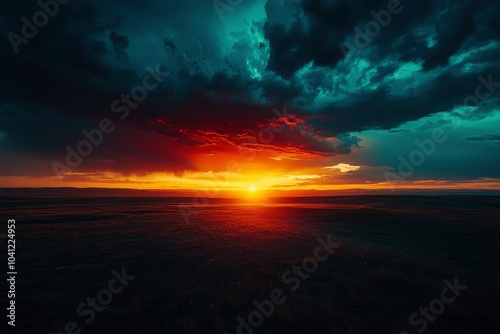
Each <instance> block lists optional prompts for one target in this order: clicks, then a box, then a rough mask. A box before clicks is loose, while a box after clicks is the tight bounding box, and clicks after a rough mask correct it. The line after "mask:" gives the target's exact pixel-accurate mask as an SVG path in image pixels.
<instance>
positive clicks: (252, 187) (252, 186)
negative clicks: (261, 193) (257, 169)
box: [248, 185, 257, 192]
mask: <svg viewBox="0 0 500 334" xmlns="http://www.w3.org/2000/svg"><path fill="white" fill-rule="evenodd" d="M248 190H249V191H251V192H255V191H257V188H255V186H254V185H251V186H250V187H248Z"/></svg>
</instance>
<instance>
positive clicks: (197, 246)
mask: <svg viewBox="0 0 500 334" xmlns="http://www.w3.org/2000/svg"><path fill="white" fill-rule="evenodd" d="M189 203H192V199H191V198H185V199H183V198H160V197H150V198H146V197H145V198H123V197H122V198H118V197H108V198H64V199H63V198H45V199H40V198H37V199H35V198H29V197H5V196H4V197H0V208H1V212H2V217H3V219H4V220H5V223H6V221H7V219H15V220H16V262H17V267H18V270H17V271H18V276H17V286H16V290H17V293H16V303H17V305H18V309H17V317H16V332H19V333H49V332H52V333H59V332H64V331H65V330H64V328H65V326H66V324H67V323H68V322H71V321H74V322H76V323H77V325H78V327H79V328H80V329H81V330H82V333H220V334H223V333H225V332H228V333H237V326H238V321H237V318H238V317H242V318H243V319H245V320H246V321H248V315H249V314H250V313H252V312H253V311H255V310H257V309H256V306H254V305H253V301H258V302H261V301H263V300H265V299H270V294H271V292H272V291H273V290H275V289H280V290H282V291H283V293H284V297H285V298H286V300H285V301H284V302H283V303H282V304H281V305H275V306H274V312H271V314H270V316H269V317H265V316H264V317H263V321H261V322H262V324H261V325H260V326H258V327H257V328H251V329H250V330H249V329H248V328H246V329H243V328H242V327H241V328H240V333H250V332H251V331H253V333H275V334H285V333H297V334H298V333H300V334H302V333H384V334H389V333H400V332H401V331H407V332H408V333H419V331H418V330H420V331H421V332H425V333H453V334H459V333H478V334H482V333H486V334H489V333H500V317H499V314H500V242H499V237H500V209H499V208H500V197H493V196H490V197H488V196H469V197H460V196H442V197H425V196H399V197H398V196H350V197H324V198H319V197H318V198H288V199H280V200H274V201H273V202H272V203H268V204H265V205H260V204H257V203H253V204H251V203H248V204H245V203H243V202H240V201H236V200H226V199H214V200H211V201H210V204H209V205H208V206H207V207H206V208H204V209H202V210H201V211H200V213H199V214H196V215H193V216H191V222H190V224H186V222H185V221H184V220H183V218H182V215H181V214H180V211H179V208H178V205H179V204H186V205H189ZM5 231H6V230H5ZM5 231H1V233H6V232H5ZM328 235H331V240H332V241H333V242H334V243H335V245H336V246H337V248H336V249H334V251H333V253H332V255H331V256H330V257H329V258H328V259H326V260H325V261H323V262H319V263H318V266H317V270H313V271H312V272H311V273H310V274H309V275H310V277H308V278H306V279H301V280H298V279H296V280H295V282H297V281H298V282H299V283H300V286H298V287H297V286H295V288H296V290H295V291H292V290H291V287H292V286H293V285H294V284H291V283H285V282H284V281H283V279H282V275H283V274H284V273H285V272H287V270H290V269H291V267H292V266H294V265H300V266H301V265H302V263H303V260H304V259H305V258H308V257H312V256H314V250H315V248H316V246H317V245H318V241H317V240H316V239H317V238H322V239H323V240H326V239H327V236H328ZM2 245H3V246H2V248H6V239H5V235H4V234H3V238H2ZM3 253H5V252H3ZM322 254H323V253H322ZM3 256H4V257H5V255H3ZM4 261H5V262H3V263H6V262H7V261H6V258H4ZM122 268H126V272H127V274H128V275H133V276H135V278H134V279H133V280H130V281H129V282H128V286H126V287H125V288H124V289H122V291H121V292H119V293H116V294H114V295H113V296H112V300H111V301H110V302H109V304H108V305H107V306H106V308H105V309H103V310H101V311H100V312H97V311H96V312H94V313H95V316H94V317H93V319H90V318H91V316H90V315H89V313H90V312H88V313H87V315H84V316H82V315H79V314H77V307H78V306H79V305H80V304H81V303H82V302H85V303H86V299H87V297H92V298H96V296H97V295H98V293H99V292H100V291H101V290H102V289H103V288H107V287H108V282H109V281H110V279H112V278H113V277H114V276H113V274H112V273H111V271H112V270H113V269H115V270H116V271H118V272H120V271H121V269H122ZM289 277H292V276H289ZM455 278H456V279H457V280H458V282H459V284H460V285H466V286H467V288H466V289H465V290H462V291H461V292H460V294H459V295H458V296H456V298H455V299H454V301H453V302H450V303H445V304H444V305H445V309H444V310H441V311H440V312H439V314H438V315H436V316H433V315H432V314H430V315H429V317H431V318H433V319H432V320H428V321H424V320H422V319H425V317H424V316H421V315H418V316H417V317H415V318H414V319H413V320H414V321H415V322H417V323H418V325H412V324H410V322H409V317H410V316H411V315H412V314H413V313H414V312H419V308H420V307H423V308H428V307H429V304H430V303H431V302H432V301H433V300H435V299H439V300H440V299H441V296H442V291H443V289H445V288H446V285H445V283H443V281H444V280H448V281H449V282H451V283H453V282H454V280H455ZM4 291H5V290H4ZM2 293H3V292H2ZM446 296H448V297H451V296H453V293H452V292H451V291H448V293H447V294H446ZM438 304H439V303H438ZM438 304H435V306H436V305H438ZM441 304H443V303H441ZM436 307H437V308H439V307H438V306H436ZM89 309H90V307H89V306H85V308H84V310H89ZM4 317H5V316H4ZM257 320H258V319H257ZM257 320H255V321H257ZM419 320H420V322H418V321H419ZM4 322H5V321H4ZM415 322H414V324H415ZM424 324H425V326H426V328H425V331H424ZM72 332H75V333H78V329H74V328H71V326H70V331H68V333H72ZM403 333H404V332H403Z"/></svg>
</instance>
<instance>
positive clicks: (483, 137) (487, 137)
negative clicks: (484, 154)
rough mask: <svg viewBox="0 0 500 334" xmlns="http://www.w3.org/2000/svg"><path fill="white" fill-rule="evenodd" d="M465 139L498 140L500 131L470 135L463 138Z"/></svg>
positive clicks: (499, 139)
mask: <svg viewBox="0 0 500 334" xmlns="http://www.w3.org/2000/svg"><path fill="white" fill-rule="evenodd" d="M465 139H467V140H472V141H484V142H499V141H500V133H494V134H489V135H480V136H471V137H467V138H465Z"/></svg>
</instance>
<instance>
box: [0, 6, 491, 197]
mask: <svg viewBox="0 0 500 334" xmlns="http://www.w3.org/2000/svg"><path fill="white" fill-rule="evenodd" d="M44 8H45V9H44ZM44 10H45V13H44V12H43V11H44ZM0 30H1V34H2V36H3V37H2V38H1V41H0V50H1V52H0V87H1V89H0V158H1V161H0V187H107V188H137V189H174V190H175V189H206V190H207V189H208V190H210V191H215V190H216V189H222V190H233V191H250V192H257V191H273V190H279V191H287V190H289V191H307V190H324V191H336V190H345V189H356V190H359V191H360V192H362V191H369V190H379V189H386V190H387V189H390V190H392V191H394V190H398V189H455V190H471V189H483V190H495V189H496V190H499V189H500V168H498V166H499V163H500V158H499V156H500V155H499V152H500V146H499V145H500V130H499V125H500V112H499V111H500V2H498V1H494V0H484V1H472V0H470V1H465V0H460V1H457V0H454V1H447V0H434V1H430V0H419V1H410V0H402V1H400V2H399V1H396V0H390V1H378V0H375V1H374V0H370V1H368V0H350V1H340V0H331V1H326V0H325V1H319V0H302V1H299V0H284V1H278V0H220V1H219V0H216V1H213V0H182V1H177V0H175V1H160V0H147V1H129V0H120V1H118V0H110V1H85V0H82V1H68V0H59V2H55V0H42V1H41V2H38V1H34V0H33V1H32V0H30V1H28V0H23V1H17V2H15V1H10V2H7V3H5V4H4V5H3V10H2V12H1V13H0Z"/></svg>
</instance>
